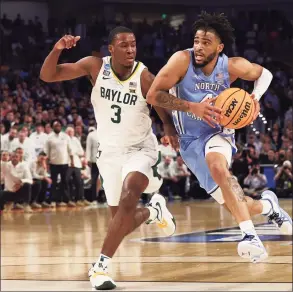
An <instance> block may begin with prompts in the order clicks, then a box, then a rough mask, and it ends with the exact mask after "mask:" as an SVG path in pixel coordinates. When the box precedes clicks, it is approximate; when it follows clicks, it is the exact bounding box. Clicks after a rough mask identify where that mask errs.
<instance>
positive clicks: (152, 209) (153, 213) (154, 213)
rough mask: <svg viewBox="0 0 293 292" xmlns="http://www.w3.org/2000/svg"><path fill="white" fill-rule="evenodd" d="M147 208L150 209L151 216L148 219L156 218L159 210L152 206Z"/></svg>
mask: <svg viewBox="0 0 293 292" xmlns="http://www.w3.org/2000/svg"><path fill="white" fill-rule="evenodd" d="M147 208H148V209H149V211H150V217H149V218H148V220H152V221H153V220H155V219H156V218H157V217H158V211H157V210H156V209H155V208H154V207H152V206H148V207H147Z"/></svg>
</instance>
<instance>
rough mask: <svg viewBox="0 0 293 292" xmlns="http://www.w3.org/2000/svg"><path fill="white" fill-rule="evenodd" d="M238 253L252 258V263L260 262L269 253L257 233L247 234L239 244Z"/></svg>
mask: <svg viewBox="0 0 293 292" xmlns="http://www.w3.org/2000/svg"><path fill="white" fill-rule="evenodd" d="M237 251H238V255H239V256H240V257H242V258H245V259H248V258H249V259H250V261H251V262H252V263H258V262H260V261H263V260H265V259H266V258H267V257H268V253H267V251H266V249H265V247H264V245H263V244H262V242H261V240H260V239H259V238H258V236H257V235H253V234H245V235H244V237H243V238H242V240H241V241H240V242H239V244H238V248H237Z"/></svg>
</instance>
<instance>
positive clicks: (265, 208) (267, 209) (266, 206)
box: [259, 199, 272, 215]
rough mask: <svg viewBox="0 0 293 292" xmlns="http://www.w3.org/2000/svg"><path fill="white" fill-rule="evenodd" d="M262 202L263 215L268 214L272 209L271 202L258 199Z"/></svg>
mask: <svg viewBox="0 0 293 292" xmlns="http://www.w3.org/2000/svg"><path fill="white" fill-rule="evenodd" d="M259 201H260V202H261V204H262V212H261V214H263V215H268V214H269V213H270V212H271V210H272V204H271V203H270V202H269V201H268V200H262V199H260V200H259Z"/></svg>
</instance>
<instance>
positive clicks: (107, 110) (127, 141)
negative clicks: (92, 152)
mask: <svg viewBox="0 0 293 292" xmlns="http://www.w3.org/2000/svg"><path fill="white" fill-rule="evenodd" d="M110 59H111V57H104V58H103V65H102V67H101V70H100V72H99V75H98V77H97V80H96V83H95V86H94V88H93V90H92V95H91V102H92V105H93V108H94V112H95V118H96V122H97V135H98V136H97V137H98V140H99V142H100V145H101V148H104V147H107V146H110V147H129V146H133V145H135V144H138V143H140V142H142V141H143V140H144V139H146V138H147V136H148V135H149V134H151V133H152V130H151V126H152V121H151V118H150V115H149V112H150V111H149V108H148V105H147V102H146V100H145V98H144V97H143V95H142V92H141V84H140V76H141V73H142V71H143V70H144V69H145V68H146V67H145V66H144V64H142V63H141V62H135V63H134V66H133V70H132V74H131V76H130V77H129V78H128V79H127V80H125V81H121V80H119V79H118V77H117V76H116V75H115V73H114V72H113V70H112V68H111V65H110Z"/></svg>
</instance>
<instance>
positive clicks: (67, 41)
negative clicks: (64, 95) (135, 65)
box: [40, 35, 102, 82]
mask: <svg viewBox="0 0 293 292" xmlns="http://www.w3.org/2000/svg"><path fill="white" fill-rule="evenodd" d="M79 40H80V37H79V36H76V37H74V36H71V35H65V36H64V37H62V38H61V39H60V40H59V41H58V42H57V43H56V44H55V46H54V48H53V50H52V51H51V52H50V54H49V55H48V56H47V58H46V59H45V61H44V63H43V66H42V68H41V72H40V78H41V79H42V80H43V81H45V82H57V81H64V80H71V79H75V78H78V77H82V76H86V75H92V68H93V67H94V66H95V67H96V66H97V65H99V64H97V63H101V62H102V61H101V60H100V59H98V58H96V57H93V56H89V57H85V58H83V59H81V60H79V61H78V62H76V63H65V64H59V65H58V60H59V57H60V55H61V53H62V51H63V50H64V49H71V48H72V47H75V46H76V43H77V42H78V41H79ZM100 66H101V65H100Z"/></svg>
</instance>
